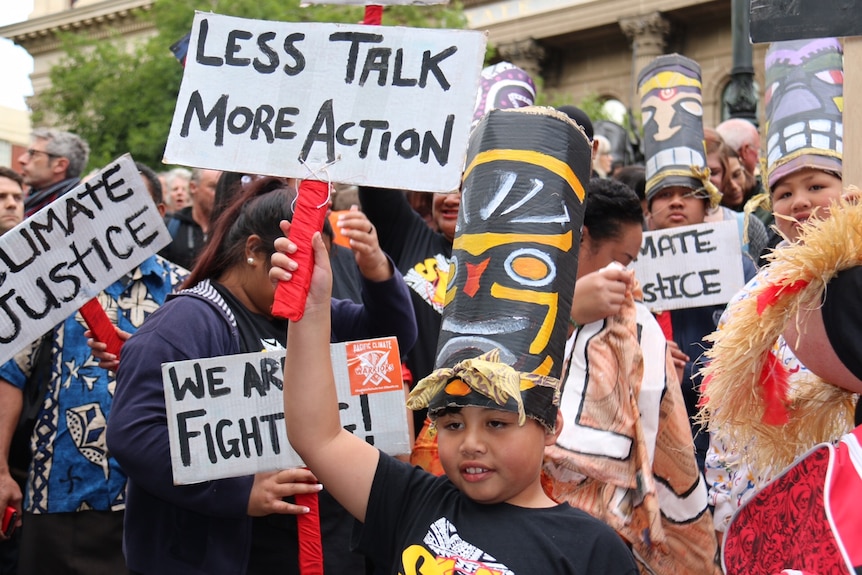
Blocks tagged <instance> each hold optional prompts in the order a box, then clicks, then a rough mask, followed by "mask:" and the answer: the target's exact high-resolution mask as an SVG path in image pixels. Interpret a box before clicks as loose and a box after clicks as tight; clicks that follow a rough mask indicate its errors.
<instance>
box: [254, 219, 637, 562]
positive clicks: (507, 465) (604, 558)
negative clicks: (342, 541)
mask: <svg viewBox="0 0 862 575" xmlns="http://www.w3.org/2000/svg"><path fill="white" fill-rule="evenodd" d="M312 247H313V250H314V270H313V274H312V279H311V288H310V291H309V294H308V299H307V301H306V308H305V315H304V316H303V318H302V319H301V320H300V321H299V322H296V323H292V324H291V326H290V329H289V330H288V345H287V349H288V351H287V363H286V366H285V380H284V398H285V421H286V423H287V433H288V437H289V438H290V442H291V445H292V446H293V447H294V449H296V451H297V452H298V453H299V454H300V455H301V456H302V458H303V460H304V461H305V463H306V464H307V465H308V467H309V468H310V469H311V470H312V471H313V472H314V474H315V476H316V477H317V478H318V479H319V480H320V481H321V482H322V483H323V484H324V485H326V487H327V489H328V490H329V492H330V493H332V494H333V496H335V498H336V499H337V500H338V501H339V502H340V503H341V504H342V505H344V507H345V508H346V509H347V510H348V511H350V513H351V514H352V515H353V516H354V517H356V518H357V519H358V520H359V521H360V522H362V523H363V524H364V525H362V526H361V527H360V528H359V531H358V533H357V538H356V542H357V546H358V548H359V550H360V551H362V552H363V553H365V554H366V555H368V556H369V557H370V558H371V560H372V561H373V562H374V564H375V566H376V567H377V569H378V570H379V571H380V572H385V573H392V574H395V573H400V574H404V575H408V574H418V573H423V574H425V575H431V574H437V573H439V574H441V575H442V574H444V573H445V574H460V573H465V574H466V573H470V574H479V573H482V574H530V573H542V574H553V573H572V574H574V573H578V574H581V573H604V574H615V573H621V574H622V573H626V574H635V573H637V569H636V567H635V564H634V560H633V559H632V556H631V553H630V552H629V551H628V549H627V548H626V546H625V544H624V543H623V542H622V540H621V539H620V538H619V537H618V536H617V535H616V533H615V532H614V531H613V530H612V529H611V528H610V527H608V526H607V525H605V524H604V523H602V522H600V521H599V520H597V519H594V518H592V517H590V516H589V515H587V514H586V513H583V512H581V511H579V510H576V509H573V508H571V507H569V506H568V505H566V504H562V505H558V504H557V503H555V502H554V501H553V500H551V499H550V498H549V497H547V496H546V495H545V493H544V491H543V489H542V485H541V481H540V475H541V465H542V456H543V452H544V448H545V446H547V445H553V443H554V441H555V439H556V437H557V434H558V433H559V429H560V425H561V418H559V417H558V413H557V405H558V403H559V389H558V388H557V387H556V386H555V385H553V384H550V386H549V382H554V383H556V380H552V379H550V378H544V377H542V376H535V375H529V374H521V373H518V372H516V371H515V370H514V369H512V368H511V367H509V366H508V365H506V364H503V363H500V362H498V361H495V360H496V359H497V355H496V353H495V352H493V351H492V352H490V353H489V354H485V355H484V356H482V357H481V358H475V359H472V360H466V361H462V362H460V363H459V364H457V365H456V366H455V367H454V368H451V369H442V370H437V371H436V372H435V373H434V374H432V375H431V376H429V377H428V378H426V379H425V380H423V382H421V383H420V384H419V386H417V388H416V389H415V390H414V391H413V392H412V393H411V397H410V401H409V403H410V406H411V407H413V408H421V407H424V406H426V405H427V406H428V408H429V414H430V416H431V417H432V419H433V420H434V421H435V423H436V426H437V433H438V436H437V437H438V442H439V451H440V460H441V462H442V464H443V467H444V469H445V471H446V476H444V477H434V476H433V475H431V474H429V473H427V472H425V471H423V470H421V469H419V468H414V467H410V466H409V465H407V464H405V463H401V462H399V461H397V460H395V459H393V458H391V457H389V456H387V455H385V454H382V453H380V452H379V451H378V450H377V449H376V448H374V447H373V446H371V445H369V444H367V443H365V442H364V441H363V440H362V439H360V438H359V437H356V436H354V435H352V434H351V433H349V432H347V431H345V430H344V429H343V428H342V427H341V423H340V421H339V417H338V403H337V398H336V392H335V384H334V379H333V373H332V368H331V365H330V359H329V329H330V316H329V314H330V311H329V309H330V304H329V297H330V289H331V284H332V276H331V271H330V268H329V259H328V257H327V255H326V250H325V248H324V245H323V241H322V239H321V238H320V234H315V236H314V238H313V240H312ZM276 249H277V250H278V253H276V254H275V255H274V256H273V258H272V263H273V268H272V270H271V272H270V278H271V279H272V280H274V281H275V280H277V281H288V280H290V277H291V273H290V272H291V271H294V270H295V269H296V264H295V262H293V261H292V260H291V259H290V258H289V256H288V255H287V254H290V253H293V252H294V251H295V246H294V245H293V244H292V243H291V242H290V241H289V240H287V239H286V238H281V239H279V240H277V241H276ZM522 390H523V391H522Z"/></svg>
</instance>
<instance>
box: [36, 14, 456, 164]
mask: <svg viewBox="0 0 862 575" xmlns="http://www.w3.org/2000/svg"><path fill="white" fill-rule="evenodd" d="M196 10H200V11H204V12H215V13H218V14H226V15H230V16H240V17H244V18H254V19H259V20H277V21H285V22H342V23H358V22H361V21H362V19H363V16H364V8H363V7H362V6H345V5H332V4H322V5H313V6H309V7H300V5H299V0H156V2H155V4H154V5H153V8H152V10H151V11H150V12H148V13H145V14H144V13H142V14H140V15H139V16H140V17H143V18H152V20H153V22H154V24H155V26H156V30H157V32H156V34H155V35H153V36H152V37H150V38H149V39H148V40H146V41H144V42H139V43H136V44H129V43H127V42H124V41H123V40H122V39H120V38H117V37H111V38H109V39H108V40H101V41H93V40H89V39H86V38H82V37H80V36H77V35H75V34H67V35H65V36H63V37H62V39H61V40H62V45H63V48H64V50H65V52H66V55H65V57H64V58H63V59H62V61H61V62H60V63H59V64H58V65H56V66H54V67H53V68H52V69H51V72H50V77H51V88H49V89H48V90H46V91H44V92H42V93H41V94H39V96H38V97H37V98H36V100H35V103H34V106H33V123H34V125H41V124H44V123H50V124H52V125H58V126H63V127H64V128H65V129H68V130H70V131H72V132H75V133H77V134H79V135H80V136H81V137H82V138H84V139H85V140H87V142H88V143H89V144H90V150H91V154H90V164H89V167H90V168H97V167H101V166H104V165H105V164H107V163H109V162H110V161H111V160H113V159H114V158H116V157H118V156H120V155H122V154H125V153H131V154H132V155H133V156H134V157H135V159H136V160H138V161H142V162H144V163H146V164H148V165H150V166H153V167H155V168H157V169H158V168H159V167H160V165H161V160H162V154H163V152H164V147H165V143H166V142H167V137H168V132H169V130H170V125H171V119H172V117H173V112H174V107H175V105H176V98H177V94H178V92H179V88H180V82H181V80H182V72H183V71H182V67H181V66H180V65H179V64H178V62H177V60H176V59H175V58H174V56H173V54H172V53H171V52H170V46H171V45H172V44H174V43H175V42H176V41H177V40H179V39H180V38H182V37H183V36H185V35H186V34H187V33H188V32H189V31H190V30H191V25H192V19H193V18H194V14H195V11H196ZM383 24H384V25H397V26H412V27H424V28H463V27H465V25H466V20H465V18H464V16H463V12H462V9H461V5H460V3H457V2H456V3H453V4H450V5H438V6H387V7H386V8H385V9H384V10H383Z"/></svg>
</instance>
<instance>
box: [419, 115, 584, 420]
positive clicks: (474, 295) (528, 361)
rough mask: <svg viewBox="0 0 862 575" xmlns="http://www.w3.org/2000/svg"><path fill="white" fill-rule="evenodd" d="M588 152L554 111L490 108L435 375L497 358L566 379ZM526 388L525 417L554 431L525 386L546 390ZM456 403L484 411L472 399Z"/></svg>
mask: <svg viewBox="0 0 862 575" xmlns="http://www.w3.org/2000/svg"><path fill="white" fill-rule="evenodd" d="M590 150H591V148H590V144H589V141H588V139H587V137H586V135H585V134H584V132H583V130H582V129H581V128H580V127H579V126H577V124H575V123H574V122H572V121H571V120H570V119H569V118H568V117H567V116H566V115H565V114H562V113H561V112H557V111H556V110H553V109H552V108H535V107H528V108H519V109H516V110H493V111H491V112H489V113H488V114H487V115H486V116H485V117H484V118H483V119H482V121H481V122H480V123H479V125H478V126H477V127H476V129H475V130H474V132H473V134H472V136H471V138H470V145H469V147H468V151H467V167H466V169H465V172H464V182H463V186H462V196H461V211H460V213H459V216H458V225H457V227H456V231H455V241H454V244H453V248H452V261H451V264H450V268H449V280H448V284H447V288H446V307H445V308H444V310H443V323H442V326H441V333H440V339H439V342H438V348H437V359H436V368H437V370H438V371H439V370H441V369H450V368H453V367H455V366H456V365H458V364H460V363H461V362H463V361H464V360H468V359H472V358H477V357H478V356H480V355H483V354H487V353H488V352H492V351H494V350H498V354H497V355H495V357H497V358H499V359H498V361H499V363H502V364H505V365H507V366H509V367H510V368H513V369H514V370H515V371H516V372H518V373H521V374H533V375H536V376H548V377H550V378H552V379H553V378H556V379H557V380H558V379H559V378H560V375H561V372H562V364H563V355H564V347H565V340H566V336H567V330H568V317H569V313H570V310H571V305H572V296H573V293H574V286H575V277H576V275H577V267H578V246H579V244H580V234H581V225H582V224H583V218H584V206H583V201H584V188H585V185H586V183H587V182H588V180H589V173H590ZM492 383H493V382H492ZM522 384H523V385H524V386H525V387H524V389H523V390H522V391H523V394H524V405H526V406H528V410H527V411H528V412H527V415H528V416H532V417H534V418H537V419H540V420H541V421H542V422H543V423H545V424H549V425H550V426H551V427H552V426H553V421H550V422H548V421H545V420H546V419H547V417H548V414H547V413H544V414H542V415H539V412H540V411H541V410H540V409H534V408H529V406H531V405H536V404H537V403H538V404H547V402H546V401H539V402H534V401H533V400H532V399H531V398H530V397H528V396H529V394H530V392H529V391H527V388H530V389H534V390H539V389H542V388H544V389H545V390H546V388H547V386H535V385H533V384H532V383H529V379H528V378H523V379H522ZM492 387H493V385H492ZM447 389H448V387H447ZM465 390H466V391H468V392H469V390H468V389H467V388H465ZM472 393H478V392H476V391H475V389H474V391H473V392H472ZM543 394H544V392H543ZM467 395H470V393H468V394H467ZM438 399H439V398H438ZM449 400H451V401H454V402H455V404H458V405H460V402H461V401H462V400H463V401H466V402H468V403H467V404H468V405H479V404H480V403H477V402H478V399H476V398H473V399H472V400H471V399H470V398H469V397H467V396H464V397H461V398H456V397H454V396H453V397H451V398H449V399H447V400H446V401H449ZM498 403H499V402H498ZM546 407H548V406H547V405H546ZM500 408H501V409H503V408H504V407H503V406H500ZM553 409H554V412H555V410H556V406H553Z"/></svg>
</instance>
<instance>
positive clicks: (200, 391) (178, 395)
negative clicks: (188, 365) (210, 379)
mask: <svg viewBox="0 0 862 575" xmlns="http://www.w3.org/2000/svg"><path fill="white" fill-rule="evenodd" d="M192 369H193V370H194V377H193V378H191V377H186V378H185V379H183V381H182V382H180V380H179V378H178V377H177V368H176V367H175V366H171V367H169V368H168V378H169V379H170V381H171V388H172V389H173V390H174V399H176V400H177V401H182V400H183V399H185V397H186V393H191V394H192V396H194V397H196V398H197V399H203V397H204V376H203V370H202V369H201V366H200V364H199V363H196V364H194V366H192Z"/></svg>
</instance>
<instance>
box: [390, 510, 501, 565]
mask: <svg viewBox="0 0 862 575" xmlns="http://www.w3.org/2000/svg"><path fill="white" fill-rule="evenodd" d="M423 543H425V545H426V547H423V546H422V545H411V546H410V547H408V548H407V549H405V550H404V552H403V553H402V554H401V564H402V567H403V573H404V575H419V574H420V573H421V575H514V572H513V571H511V570H510V569H509V568H508V567H506V566H505V565H503V564H502V563H498V562H497V561H496V560H495V559H494V558H493V557H491V556H490V555H488V554H487V553H485V552H484V551H482V550H481V549H479V548H478V547H476V546H475V545H472V544H470V543H468V542H466V541H464V540H463V539H461V536H460V535H458V530H457V529H455V526H454V525H452V524H451V523H449V521H448V520H447V519H446V518H445V517H441V518H440V519H438V520H437V521H435V522H434V523H433V524H432V525H431V527H430V528H429V529H428V534H427V535H425V539H424V540H423ZM420 569H421V570H420Z"/></svg>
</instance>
